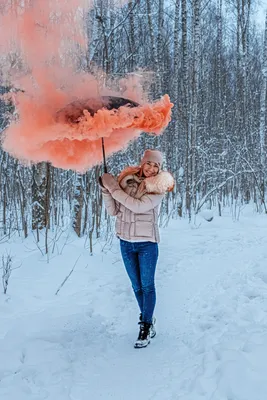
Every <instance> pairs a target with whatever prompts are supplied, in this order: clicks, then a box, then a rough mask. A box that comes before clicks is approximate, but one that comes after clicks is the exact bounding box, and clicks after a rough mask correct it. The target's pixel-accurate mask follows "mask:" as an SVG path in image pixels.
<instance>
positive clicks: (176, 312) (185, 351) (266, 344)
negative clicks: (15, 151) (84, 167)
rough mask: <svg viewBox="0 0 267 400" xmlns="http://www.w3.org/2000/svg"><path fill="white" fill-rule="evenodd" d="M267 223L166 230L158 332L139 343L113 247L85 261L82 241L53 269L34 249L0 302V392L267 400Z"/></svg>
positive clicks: (10, 398)
mask: <svg viewBox="0 0 267 400" xmlns="http://www.w3.org/2000/svg"><path fill="white" fill-rule="evenodd" d="M265 218H266V217H265V216H261V217H257V219H255V218H252V217H250V218H243V219H242V220H241V222H239V223H233V222H232V221H231V220H229V219H225V220H223V219H222V220H220V219H215V221H213V222H212V223H211V224H206V223H205V224H202V225H201V226H200V228H199V229H192V228H191V227H190V226H188V224H187V223H186V222H185V221H182V222H180V221H176V222H172V223H171V225H170V226H169V227H168V229H166V230H164V231H163V232H162V243H161V255H160V262H159V265H158V272H157V292H158V303H157V309H156V317H157V320H158V324H157V328H158V335H157V337H156V338H155V339H154V340H153V341H152V343H151V345H150V346H149V347H148V348H147V349H141V350H136V349H134V348H133V342H134V340H135V338H136V335H137V329H138V326H137V324H136V323H137V318H138V310H137V308H136V305H135V300H134V298H133V295H132V292H131V288H130V287H129V283H128V279H127V277H126V275H125V273H124V269H123V265H122V263H121V261H120V256H119V253H118V246H117V244H116V243H115V245H114V247H113V249H112V252H107V253H106V254H103V253H100V252H97V253H96V255H95V256H94V257H88V255H87V251H85V250H84V248H83V246H82V244H81V242H77V241H75V242H73V243H72V244H70V245H69V246H68V249H66V250H65V252H64V253H63V256H61V257H60V256H58V257H55V258H54V259H52V260H51V262H50V264H48V265H47V264H45V263H44V262H43V261H40V256H39V255H38V252H31V253H30V255H29V254H28V255H27V257H26V258H25V260H26V261H27V264H26V262H24V264H23V266H22V268H20V270H17V271H16V274H15V272H14V277H12V282H11V284H10V293H9V296H8V297H4V296H3V295H2V296H1V297H0V300H1V302H0V354H1V357H0V358H1V363H0V399H1V400H17V399H19V400H26V399H27V400H43V399H49V400H68V399H70V400H85V399H86V400H87V399H94V400H98V399H104V400H109V399H115V400H136V399H139V400H266V398H267V380H266V374H265V369H266V358H267V329H266V328H267V269H266V268H267V267H266V259H267V246H266V238H267V228H266V222H265ZM14 246H15V245H14ZM20 246H21V245H20ZM14 248H15V247H14ZM22 249H23V247H21V252H22ZM24 252H25V249H24ZM21 254H22V253H21ZM23 254H24V253H23ZM79 254H81V258H80V259H79V262H78V264H77V269H75V272H74V273H73V275H72V277H71V278H70V280H69V281H68V282H67V284H66V285H65V286H64V287H63V288H62V290H61V291H60V294H59V296H55V295H54V293H55V291H56V289H57V287H58V286H59V284H60V283H61V282H62V280H63V279H64V277H65V276H66V274H67V273H68V271H69V270H70V269H71V266H73V264H74V262H75V260H76V259H77V257H78V255H79ZM23 257H25V256H24V255H23V256H22V258H23Z"/></svg>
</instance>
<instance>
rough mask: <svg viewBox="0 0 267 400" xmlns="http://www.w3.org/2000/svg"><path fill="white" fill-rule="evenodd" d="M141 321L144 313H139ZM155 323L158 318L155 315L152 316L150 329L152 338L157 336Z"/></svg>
mask: <svg viewBox="0 0 267 400" xmlns="http://www.w3.org/2000/svg"><path fill="white" fill-rule="evenodd" d="M140 322H142V313H140V315H139V323H140ZM155 324H156V318H155V317H153V318H152V324H151V325H150V329H149V336H150V338H151V339H153V338H154V337H155V336H156V328H155Z"/></svg>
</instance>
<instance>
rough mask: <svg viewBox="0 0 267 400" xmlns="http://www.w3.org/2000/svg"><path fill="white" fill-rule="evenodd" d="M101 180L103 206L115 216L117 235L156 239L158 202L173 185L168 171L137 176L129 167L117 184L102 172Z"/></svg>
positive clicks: (137, 238)
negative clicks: (143, 176)
mask: <svg viewBox="0 0 267 400" xmlns="http://www.w3.org/2000/svg"><path fill="white" fill-rule="evenodd" d="M126 172H127V171H126ZM102 182H103V185H104V187H105V189H103V191H102V192H103V199H104V203H105V207H106V210H107V212H108V213H109V214H110V215H113V216H116V217H117V219H116V225H115V227H116V234H117V236H118V237H119V238H121V239H124V240H129V241H150V242H157V243H158V242H159V241H160V236H159V228H158V211H159V206H160V203H161V201H162V199H163V197H164V194H165V193H166V192H167V191H170V190H172V189H173V187H174V179H173V177H172V175H171V174H170V173H169V172H166V171H162V172H160V173H159V174H158V175H156V176H154V177H150V178H140V177H138V175H136V174H131V173H130V169H129V174H127V173H126V174H124V178H123V179H122V180H121V181H120V184H119V183H118V182H117V181H116V180H115V178H114V177H113V176H112V175H110V174H104V175H103V176H102Z"/></svg>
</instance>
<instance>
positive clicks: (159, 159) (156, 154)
mask: <svg viewBox="0 0 267 400" xmlns="http://www.w3.org/2000/svg"><path fill="white" fill-rule="evenodd" d="M148 161H151V162H154V163H156V164H158V166H159V168H160V167H161V166H162V163H163V155H162V153H161V152H160V151H158V150H146V151H145V152H144V155H143V158H142V160H141V165H143V164H145V163H146V162H148Z"/></svg>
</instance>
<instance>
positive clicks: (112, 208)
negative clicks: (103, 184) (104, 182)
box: [102, 189, 119, 216]
mask: <svg viewBox="0 0 267 400" xmlns="http://www.w3.org/2000/svg"><path fill="white" fill-rule="evenodd" d="M102 196H103V200H104V204H105V207H106V210H107V213H108V214H109V215H111V216H115V215H117V214H118V211H119V207H118V204H116V201H115V200H114V198H113V197H112V195H111V194H110V193H109V191H108V190H107V189H102Z"/></svg>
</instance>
